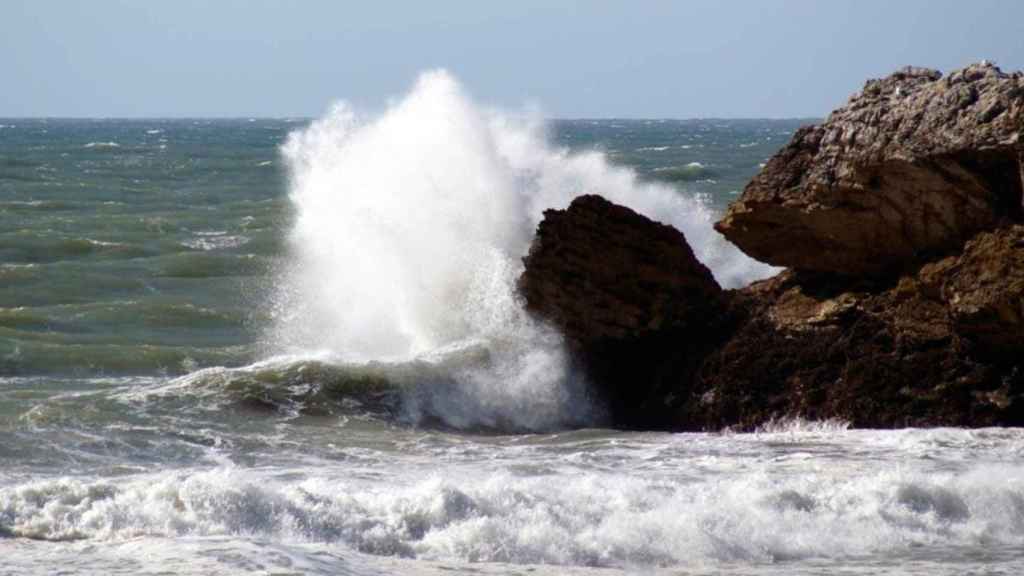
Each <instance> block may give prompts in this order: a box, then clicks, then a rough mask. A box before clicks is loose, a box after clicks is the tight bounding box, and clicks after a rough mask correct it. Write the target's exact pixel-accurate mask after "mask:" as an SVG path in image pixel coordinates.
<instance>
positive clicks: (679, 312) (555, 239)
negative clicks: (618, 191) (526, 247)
mask: <svg viewBox="0 0 1024 576" xmlns="http://www.w3.org/2000/svg"><path fill="white" fill-rule="evenodd" d="M524 262H525V264H526V267H525V271H524V273H523V275H522V278H521V279H520V283H519V286H520V291H521V293H522V295H523V296H524V298H525V301H526V305H527V308H528V309H529V310H531V311H533V312H534V313H536V314H537V315H539V316H541V317H543V318H545V319H546V320H548V321H549V322H551V323H553V324H554V325H555V326H557V327H559V328H560V329H561V330H562V332H563V334H564V335H565V337H566V340H567V342H568V344H569V346H570V348H571V350H572V352H573V354H574V357H575V358H576V361H577V362H578V364H579V367H580V368H581V369H582V370H583V371H584V372H585V373H586V375H587V376H588V378H589V380H590V381H591V382H592V383H593V384H594V386H595V387H596V389H597V390H598V391H599V392H600V393H601V394H602V395H603V396H604V397H605V398H606V399H607V400H608V402H609V405H610V407H611V411H612V413H613V417H614V419H615V421H616V422H617V423H618V424H619V425H621V426H637V427H647V428H650V427H664V426H666V425H668V421H667V418H668V417H669V415H668V413H667V412H666V408H665V407H666V403H665V402H664V399H665V397H666V395H670V394H677V393H679V392H680V385H681V384H683V385H685V382H687V381H688V379H689V377H688V375H689V374H691V373H693V372H694V371H695V370H696V368H697V366H699V363H700V361H701V360H702V359H703V356H704V355H705V354H706V353H707V351H708V350H710V349H711V348H712V347H713V346H714V345H716V344H717V343H718V342H719V341H720V340H721V338H722V336H723V333H724V330H725V326H726V324H727V321H728V314H727V307H726V302H725V299H724V298H723V293H722V290H721V288H719V286H718V284H717V283H716V282H715V280H714V278H713V277H712V275H711V272H710V271H709V270H708V269H707V268H706V267H705V266H704V265H703V264H701V263H700V262H699V261H698V260H697V259H696V258H695V257H694V255H693V251H692V250H691V249H690V247H689V246H688V245H687V243H686V239H685V238H684V237H683V235H682V233H680V232H679V231H677V230H676V229H674V228H672V227H671V226H666V225H664V224H659V223H657V222H653V221H651V220H649V219H648V218H646V217H644V216H641V215H639V214H637V213H636V212H633V211H632V210H630V209H628V208H624V207H622V206H617V205H615V204H612V203H610V202H608V201H607V200H605V199H603V198H601V197H599V196H581V197H579V198H576V199H575V200H573V202H572V204H571V205H570V206H569V207H568V209H566V210H548V211H546V212H545V213H544V220H543V221H542V222H541V223H540V226H539V227H538V229H537V235H536V237H535V239H534V241H533V245H532V247H531V249H530V253H529V255H528V256H527V257H526V258H525V259H524Z"/></svg>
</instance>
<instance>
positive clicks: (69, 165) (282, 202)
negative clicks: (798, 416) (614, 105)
mask: <svg viewBox="0 0 1024 576" xmlns="http://www.w3.org/2000/svg"><path fill="white" fill-rule="evenodd" d="M804 123H806V122H805V121H800V120H554V121H543V120H540V119H538V118H535V117H532V116H530V114H527V113H517V112H511V113H509V112H502V111H499V110H493V109H490V108H488V107H486V106H483V105H481V104H478V103H476V102H474V101H473V100H472V98H470V97H469V96H468V95H467V94H466V91H465V90H464V89H463V88H462V87H461V86H460V85H459V84H458V82H457V81H456V80H455V79H453V78H452V77H451V76H449V75H447V74H445V73H443V72H433V73H428V74H426V75H424V76H423V77H421V78H420V80H419V81H418V82H417V84H416V85H415V86H414V87H413V88H412V89H411V90H410V91H409V93H408V94H405V95H404V96H402V97H401V98H398V99H396V100H395V101H394V102H393V103H392V104H390V105H389V106H388V107H386V108H385V109H383V111H379V112H376V113H373V114H366V113H362V112H360V111H358V110H354V109H352V108H351V107H349V106H347V105H346V104H344V103H339V104H338V105H336V106H334V107H333V108H332V109H331V110H330V111H329V112H327V113H326V114H325V115H324V116H323V117H321V118H317V119H312V120H310V119H295V120H287V119H277V120H268V119H251V120H250V119H236V120H157V119H154V120H43V119H38V120H26V119H6V120H4V119H0V574H12V575H13V574H18V575H21V574H54V573H62V574H282V575H283V574H359V575H368V574H452V573H455V574H618V573H643V574H837V573H843V574H880V573H886V574H889V573H902V574H1019V573H1021V572H1022V571H1024V466H1022V465H1021V464H1020V462H1021V456H1022V453H1024V433H1022V432H1021V431H1018V430H996V429H988V430H957V429H936V430H897V431H858V430H848V429H847V428H846V426H845V425H844V424H843V423H841V422H819V423H814V422H799V421H797V422H778V423H775V424H773V425H771V426H767V427H765V428H764V429H762V430H760V431H758V432H757V433H752V434H735V433H730V432H728V431H714V432H708V433H705V434H666V433H637V432H620V431H614V430H610V429H608V428H607V420H606V418H605V407H604V406H602V405H601V402H600V399H596V398H593V397H592V396H591V395H590V394H589V393H588V388H587V385H586V382H584V381H582V379H581V378H580V377H579V375H577V374H574V373H572V372H571V370H569V369H568V367H567V363H566V362H565V352H564V350H563V347H562V344H561V341H560V339H559V336H558V334H557V333H555V332H553V331H552V330H551V329H550V328H548V327H547V326H545V325H544V324H543V323H541V322H538V321H537V320H535V319H533V318H530V317H528V316H526V315H525V314H524V313H523V312H522V311H521V308H520V306H519V304H518V302H517V298H516V295H515V291H514V289H513V286H514V281H515V278H516V277H517V276H518V274H519V273H520V271H521V257H522V256H523V255H524V254H525V252H526V250H527V249H528V246H529V242H530V239H531V237H532V232H533V230H534V228H535V226H536V224H537V222H538V221H539V220H540V218H541V217H542V214H543V211H544V210H545V209H549V208H564V207H565V206H566V205H567V204H568V203H569V201H570V200H571V199H572V198H573V197H574V196H576V195H578V194H581V193H598V194H602V195H604V196H606V197H608V198H610V199H612V200H614V201H616V202H620V203H622V204H625V205H628V206H631V207H633V208H634V209H636V210H638V211H640V212H642V213H644V214H647V215H648V216H650V217H652V218H655V219H657V220H660V221H663V222H667V223H671V224H673V225H675V226H676V227H678V228H679V229H681V230H683V232H684V233H685V234H686V236H687V238H688V240H689V242H690V243H691V245H692V246H693V248H694V250H695V252H696V253H697V254H698V256H699V257H700V258H701V259H702V260H703V261H704V262H705V263H707V264H708V265H709V266H710V267H711V268H712V270H713V272H714V274H715V275H716V277H717V278H718V279H719V281H720V282H721V283H722V284H723V285H726V286H730V287H735V286H742V285H744V284H746V283H748V282H750V281H752V280H754V279H757V278H761V277H765V276H767V275H770V274H772V273H773V270H772V269H771V268H769V267H767V266H764V265H762V264H759V263H757V262H754V261H751V260H750V259H748V258H746V257H745V256H743V255H742V254H740V253H739V252H737V251H736V250H735V249H734V248H732V247H731V246H729V245H728V244H727V243H725V242H724V241H722V239H721V238H720V237H718V235H717V234H716V233H715V232H714V231H713V229H712V228H711V223H712V222H713V221H714V219H715V218H716V215H717V214H719V213H720V212H721V210H722V209H723V208H724V206H725V205H727V204H728V202H729V201H730V200H731V199H733V198H734V197H735V195H736V194H737V193H738V192H739V191H740V190H741V189H742V187H743V185H744V184H745V182H746V181H747V180H749V178H750V177H751V176H752V175H753V174H755V173H756V171H757V170H758V169H759V167H760V165H761V164H762V163H763V162H764V161H765V160H766V159H767V158H768V157H770V156H771V154H772V153H774V151H775V150H777V149H778V148H779V147H780V146H781V145H782V144H784V143H785V142H786V141H787V140H788V138H789V136H790V135H791V134H792V133H793V131H794V130H796V128H798V127H799V126H800V125H802V124H804Z"/></svg>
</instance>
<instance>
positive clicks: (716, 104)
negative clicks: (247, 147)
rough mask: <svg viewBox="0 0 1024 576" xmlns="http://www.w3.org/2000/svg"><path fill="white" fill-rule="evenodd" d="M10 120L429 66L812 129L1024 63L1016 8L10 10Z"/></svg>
mask: <svg viewBox="0 0 1024 576" xmlns="http://www.w3.org/2000/svg"><path fill="white" fill-rule="evenodd" d="M0 54H2V55H3V56H4V57H3V66H0V117H26V116H28V117H33V116H47V117H55V116H59V117H249V116H261V117H310V116H319V115H321V114H322V113H323V112H324V111H326V110H327V109H328V108H329V107H330V105H331V103H332V102H334V101H337V100H340V99H344V100H348V101H350V102H352V103H353V104H355V105H356V106H357V107H360V108H364V109H365V108H369V109H372V108H377V107H382V106H385V105H386V103H387V102H388V101H389V100H393V99H394V98H396V97H398V96H400V95H401V94H402V93H403V92H404V91H406V90H408V89H409V88H410V87H411V86H412V84H413V83H414V82H415V79H416V76H417V75H418V74H419V73H420V72H422V71H424V70H429V69H433V68H446V69H448V70H449V71H450V72H451V73H452V74H454V75H455V76H456V77H457V78H458V79H459V80H460V82H462V84H463V85H464V87H465V89H466V91H467V92H468V93H469V94H471V95H472V96H473V98H474V99H475V100H477V101H479V102H482V103H485V104H488V105H492V106H500V107H504V108H510V109H516V108H522V107H524V106H526V107H531V108H536V109H539V110H540V111H541V112H542V113H543V114H544V115H545V116H548V117H559V118H629V117H637V118H695V117H702V118H708V117H716V118H738V117H746V118H752V117H757V118H778V117H802V118H805V117H820V116H824V115H825V114H827V113H828V112H829V111H830V110H832V109H833V108H836V107H838V106H839V105H841V104H842V103H843V102H845V101H846V99H847V98H848V97H849V95H850V94H852V93H853V92H855V91H857V90H858V89H859V88H860V87H861V86H863V84H864V81H865V80H867V79H868V78H874V77H880V76H884V75H886V74H888V73H890V72H892V71H894V70H896V69H898V68H900V67H902V66H905V65H908V64H909V65H917V66H928V67H932V68H938V69H940V70H943V71H948V70H951V69H954V68H958V67H961V66H964V65H967V64H969V63H971V62H975V61H978V60H981V59H988V60H990V61H994V62H996V63H997V64H999V65H1000V66H1001V67H1002V68H1003V69H1004V70H1007V71H1011V70H1019V69H1021V68H1024V2H1021V1H1018V0H971V1H969V2H968V1H964V0H899V1H896V0H884V1H883V0H859V1H855V0H819V1H811V0H743V1H741V0H703V1H700V2H697V1H685V0H677V1H655V0H648V1H645V0H632V1H601V0H590V1H568V0H566V1H559V0H514V1H504V2H499V1H494V2H492V1H476V0H456V1H445V0H430V1H426V0H409V1H407V2H394V1H390V0H372V1H358V2H354V1H353V2H349V1H328V0H323V1H321V0H306V1H298V0H294V1H285V0H279V1H268V0H217V1H207V0H201V1H200V0H148V1H143V0H138V1H131V0H88V1H87V0H80V1H74V0H63V1H60V0H0Z"/></svg>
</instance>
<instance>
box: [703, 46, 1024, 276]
mask: <svg viewBox="0 0 1024 576" xmlns="http://www.w3.org/2000/svg"><path fill="white" fill-rule="evenodd" d="M1022 129H1024V75H1022V74H1021V73H1015V74H1005V73H1003V72H1002V71H1000V70H999V68H997V67H995V66H992V65H990V64H976V65H972V66H969V67H967V68H964V69H962V70H958V71H955V72H953V73H951V74H949V75H948V76H946V77H942V76H941V74H940V73H939V72H937V71H934V70H928V69H923V68H906V69H904V70H901V71H899V72H897V73H895V74H893V75H891V76H889V77H887V78H884V79H881V80H871V81H869V82H868V83H867V84H866V85H865V86H864V89H863V91H861V92H860V93H859V94H856V95H854V96H853V97H852V98H851V99H850V101H849V102H848V103H847V104H846V106H844V107H842V108H840V109H838V110H836V111H835V112H833V113H832V114H831V115H830V116H829V117H828V119H827V120H826V121H825V122H824V123H823V124H821V125H817V126H811V127H807V128H804V129H801V130H800V131H798V132H797V133H796V134H795V135H794V137H793V139H792V141H791V142H790V143H789V144H788V145H787V146H786V147H785V148H783V149H782V151H780V152H779V153H778V154H777V155H776V156H775V157H774V158H772V159H771V160H770V161H769V162H768V163H767V165H766V166H765V167H764V169H763V170H762V171H761V172H760V173H759V174H758V175H757V176H755V177H754V179H753V180H752V181H751V182H750V184H749V185H748V186H747V187H746V189H745V190H744V192H743V195H742V196H741V198H740V199H739V201H738V202H736V203H734V204H733V205H732V206H731V207H730V208H729V210H728V212H727V214H726V215H725V217H724V219H723V220H722V221H721V222H719V223H718V224H717V225H716V227H717V228H718V230H719V231H720V232H722V234H724V235H725V236H726V238H728V239H729V240H730V241H732V242H733V243H735V244H736V245H737V246H739V247H740V248H741V249H742V250H743V251H745V252H747V253H748V254H750V255H751V256H753V257H755V258H757V259H759V260H763V261H765V262H768V263H771V264H775V265H779V266H789V267H794V268H798V269H804V270H817V271H828V272H835V273H840V274H846V275H853V276H856V275H887V274H888V275H891V274H895V273H899V272H902V271H906V270H908V269H911V268H913V267H914V266H915V265H917V264H919V263H920V262H922V261H925V260H927V259H929V258H932V257H934V256H937V255H943V254H945V253H948V252H949V251H951V250H955V249H956V248H958V247H959V246H960V245H962V244H963V242H964V241H966V240H967V239H969V238H971V237H972V236H974V235H975V234H977V233H978V232H981V231H984V230H990V229H993V228H995V227H996V226H998V225H1000V224H1002V223H1005V222H1007V221H1014V220H1017V221H1019V220H1021V218H1022V183H1024V141H1022V139H1021V131H1022Z"/></svg>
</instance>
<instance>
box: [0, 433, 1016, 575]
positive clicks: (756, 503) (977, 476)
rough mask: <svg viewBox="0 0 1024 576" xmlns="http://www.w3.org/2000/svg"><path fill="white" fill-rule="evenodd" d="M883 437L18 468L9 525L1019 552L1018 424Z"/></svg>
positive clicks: (535, 544) (585, 553) (808, 553)
mask: <svg viewBox="0 0 1024 576" xmlns="http://www.w3.org/2000/svg"><path fill="white" fill-rule="evenodd" d="M772 434H785V435H786V437H787V438H788V439H789V440H790V441H788V442H783V443H778V442H776V441H775V439H774V438H773V437H772ZM887 434H888V433H886V432H856V431H850V432H848V433H843V434H835V433H831V434H829V433H824V432H822V431H821V430H814V431H808V432H801V431H799V430H798V429H796V428H793V427H791V428H790V429H789V430H788V431H786V432H782V433H767V434H757V435H755V434H751V435H724V436H723V435H685V436H668V435H662V434H654V435H643V436H636V435H633V436H614V435H613V436H610V437H609V436H603V435H594V434H593V433H591V432H586V431H581V432H577V433H572V434H562V435H557V436H548V437H539V438H536V439H534V440H518V439H516V438H514V437H510V438H495V439H494V440H491V441H487V440H484V439H477V440H473V439H471V438H466V437H463V438H461V439H460V438H458V437H448V438H444V437H438V438H434V439H427V438H423V439H421V440H420V441H417V442H418V443H417V444H416V446H415V449H414V450H407V449H401V450H398V451H391V450H390V449H387V448H385V447H383V446H382V447H379V448H376V449H361V450H355V451H352V452H351V455H352V457H351V458H347V459H346V460H344V461H341V460H334V461H333V462H332V460H330V459H324V460H319V461H317V462H316V463H315V466H313V464H314V462H312V461H310V460H308V459H307V460H305V461H304V463H303V464H302V465H301V466H299V467H289V466H276V467H274V468H270V469H260V468H258V467H257V468H240V467H237V466H234V465H230V464H228V465H224V464H222V465H218V466H215V467H212V468H207V469H184V470H177V471H173V472H161V473H154V474H141V475H134V476H131V477H128V478H117V479H106V480H105V479H82V478H74V477H66V478H57V479H47V480H32V481H25V482H21V483H17V484H15V485H8V486H5V487H3V488H0V528H2V530H3V531H4V532H5V533H6V534H7V535H8V536H14V537H19V538H31V539H37V540H51V541H74V540H79V539H87V540H89V541H91V542H94V543H98V542H103V543H104V546H107V545H116V546H124V545H126V544H128V543H135V544H134V545H136V546H142V547H149V546H154V547H158V546H161V544H160V542H162V541H163V540H162V539H165V538H175V539H178V538H189V539H196V538H200V539H221V540H220V542H221V544H220V545H217V546H211V547H210V548H209V549H208V551H207V553H206V554H207V555H208V557H210V558H217V557H223V558H224V560H225V562H230V558H231V557H232V556H233V555H234V554H236V553H239V551H244V550H245V549H246V548H247V546H249V545H250V543H254V542H273V543H274V546H277V547H279V549H281V550H290V551H292V553H296V554H299V555H300V556H304V555H305V554H306V553H307V552H309V551H310V550H311V549H312V550H319V551H327V550H333V551H335V553H336V554H339V555H340V556H341V557H345V558H353V557H360V555H369V556H371V557H385V558H410V559H416V560H418V561H424V562H427V564H425V565H423V566H422V569H423V570H429V569H430V567H431V564H430V563H434V562H448V563H457V564H465V563H477V562H483V563H499V564H504V565H513V564H514V565H523V566H529V565H551V566H576V567H591V568H616V569H624V570H646V569H657V568H668V567H674V569H675V570H679V569H686V570H690V569H693V570H696V571H699V570H701V569H702V568H703V569H707V568H708V567H709V566H719V567H723V568H727V567H729V566H730V565H732V564H735V563H741V564H742V565H745V566H748V567H749V566H771V565H777V564H780V563H783V564H787V565H790V566H791V567H794V568H795V569H800V567H799V566H793V563H796V562H811V563H812V565H813V562H824V561H842V562H844V563H847V564H848V565H849V566H852V567H854V568H856V567H857V566H858V562H859V561H860V559H864V558H869V557H878V556H880V555H881V556H885V557H887V558H901V557H903V558H910V559H917V560H927V562H925V563H924V565H925V566H927V567H928V570H935V569H936V567H938V568H942V566H943V565H944V563H948V562H950V561H951V559H952V558H954V557H956V555H957V554H959V552H958V550H968V549H983V550H989V551H991V553H992V554H993V555H994V556H996V557H998V556H999V554H1001V553H1002V554H1005V553H1006V551H1007V550H1011V549H1015V548H1019V546H1021V545H1024V536H1022V532H1021V527H1022V526H1024V506H1022V505H1021V502H1024V489H1022V486H1024V483H1022V481H1024V468H1022V467H1021V466H1020V465H1019V464H1017V463H1014V462H1011V461H1008V460H1007V459H1006V455H1005V453H1003V452H1002V450H1001V449H1005V448H1014V449H1016V450H1020V449H1021V446H1024V439H1022V438H1021V436H1020V434H1019V433H1009V434H1007V433H1006V432H1005V431H997V430H992V431H984V430H983V431H974V432H970V433H967V432H963V431H938V432H937V433H933V432H929V431H908V432H906V433H904V435H905V436H907V437H908V438H909V439H912V440H913V442H915V443H918V444H920V445H922V446H932V447H933V448H934V447H937V446H940V445H942V443H943V442H944V441H945V440H946V439H948V438H949V437H956V438H958V439H960V440H961V441H962V446H961V447H960V448H959V449H957V450H953V451H951V452H957V451H958V450H963V451H965V452H966V451H971V452H973V454H974V456H975V458H976V459H977V460H978V461H976V462H974V463H973V464H969V465H962V464H958V463H957V462H956V459H955V458H954V459H952V460H945V459H934V458H924V457H908V456H907V455H905V454H901V453H899V452H898V451H892V450H890V449H888V448H887V447H886V446H885V445H884V444H885V443H884V442H881V443H880V442H878V441H879V440H880V439H883V438H884V437H885V436H886V435H887ZM410 439H411V438H410ZM481 450H485V451H486V453H487V454H488V455H489V457H488V458H487V459H481V458H480V451H481ZM830 455H831V456H830ZM830 460H831V461H832V462H833V463H832V464H830V465H823V463H825V462H828V461H830ZM439 461H441V462H445V463H446V464H445V466H444V467H443V469H440V468H438V467H437V463H438V462H439ZM897 462H899V464H898V465H895V464H896V463H897ZM4 546H5V544H4V543H3V541H0V549H2V548H3V547H4ZM7 546H10V545H9V544H8V545H7ZM363 562H366V560H363ZM370 565H371V566H372V565H373V563H372V561H370ZM1011 565H1012V562H1011ZM228 567H229V566H225V568H228ZM409 567H410V568H412V570H413V571H414V572H415V571H416V569H415V566H414V565H410V566H409ZM950 567H952V568H955V563H954V564H950V565H949V566H947V568H950ZM940 572H942V570H940ZM357 573H358V572H357ZM363 573H370V572H363ZM945 573H955V571H951V572H945Z"/></svg>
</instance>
